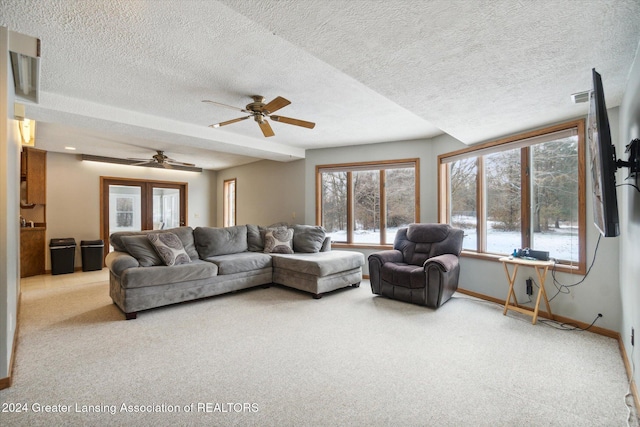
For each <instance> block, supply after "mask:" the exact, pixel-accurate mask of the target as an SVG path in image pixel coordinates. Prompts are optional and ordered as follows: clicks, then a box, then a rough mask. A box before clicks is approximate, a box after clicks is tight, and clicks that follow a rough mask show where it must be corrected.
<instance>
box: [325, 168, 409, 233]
mask: <svg viewBox="0 0 640 427" xmlns="http://www.w3.org/2000/svg"><path fill="white" fill-rule="evenodd" d="M418 182H419V167H418V159H406V160H395V161H387V162H369V163H351V164H340V165H322V166H317V167H316V184H317V194H316V206H317V207H318V209H317V223H318V224H320V225H322V226H323V227H324V228H325V229H326V230H327V234H328V235H330V236H331V241H332V242H334V243H337V244H338V245H340V244H348V245H357V246H379V245H391V244H393V240H394V239H395V235H396V231H397V230H398V228H400V227H403V226H407V225H408V224H410V223H412V222H417V218H419V217H420V212H419V191H418V190H419V187H418Z"/></svg>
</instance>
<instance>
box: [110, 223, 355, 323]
mask: <svg viewBox="0 0 640 427" xmlns="http://www.w3.org/2000/svg"><path fill="white" fill-rule="evenodd" d="M110 243H111V245H112V246H113V248H114V251H112V252H110V253H109V254H108V255H107V258H106V264H107V267H108V268H109V287H110V291H109V292H110V296H111V299H112V300H113V302H114V304H116V305H117V306H118V307H119V308H120V309H121V310H122V311H123V312H124V313H125V316H126V318H127V319H135V318H136V316H137V312H138V311H142V310H146V309H150V308H155V307H160V306H164V305H169V304H174V303H178V302H183V301H190V300H195V299H200V298H205V297H210V296H214V295H219V294H224V293H227V292H232V291H237V290H241V289H245V288H251V287H255V286H268V285H271V284H272V283H275V284H280V285H284V286H288V287H291V288H295V289H299V290H302V291H306V292H310V293H311V294H312V295H313V297H314V298H320V297H322V295H323V294H324V293H326V292H329V291H332V290H335V289H339V288H343V287H347V286H354V287H357V286H359V284H360V281H361V280H362V266H363V265H364V256H363V255H362V254H361V253H358V252H350V251H332V250H331V240H330V238H329V237H327V236H326V235H325V232H324V229H322V227H317V226H309V225H291V226H289V225H284V224H277V225H274V226H269V227H259V226H256V225H240V226H234V227H225V228H214V227H196V228H195V229H192V228H191V227H179V228H173V229H168V230H153V231H141V232H119V233H113V234H112V235H111V236H110Z"/></svg>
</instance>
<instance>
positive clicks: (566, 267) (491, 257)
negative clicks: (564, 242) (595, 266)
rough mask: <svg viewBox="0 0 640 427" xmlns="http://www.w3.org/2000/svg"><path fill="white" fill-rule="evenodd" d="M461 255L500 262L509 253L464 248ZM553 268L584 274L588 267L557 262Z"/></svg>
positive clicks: (561, 271)
mask: <svg viewBox="0 0 640 427" xmlns="http://www.w3.org/2000/svg"><path fill="white" fill-rule="evenodd" d="M460 256H461V257H464V258H474V259H481V260H485V261H494V262H500V261H499V260H500V258H503V257H505V256H508V255H496V254H481V253H478V252H472V251H465V250H463V251H462V253H461V254H460ZM552 270H555V271H557V272H560V273H569V274H581V275H584V274H585V273H586V269H585V266H584V265H580V264H578V265H571V264H556V265H555V266H554V267H553V268H552Z"/></svg>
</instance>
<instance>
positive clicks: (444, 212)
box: [437, 119, 587, 275]
mask: <svg viewBox="0 0 640 427" xmlns="http://www.w3.org/2000/svg"><path fill="white" fill-rule="evenodd" d="M571 129H575V131H576V135H577V137H578V154H577V156H578V159H577V160H578V172H577V173H578V261H577V263H576V262H569V263H558V264H556V266H555V270H556V271H562V272H569V273H577V274H583V275H584V274H585V273H586V229H587V223H586V184H587V182H586V179H587V178H586V149H585V147H586V133H585V120H584V119H578V120H573V121H570V122H566V123H561V124H558V125H554V126H549V127H546V128H542V129H537V130H533V131H529V132H525V133H521V134H517V135H512V136H509V137H506V138H502V139H499V140H496V141H490V142H486V143H483V144H478V145H474V146H470V147H467V148H463V149H461V150H457V151H453V152H449V153H445V154H441V155H439V156H438V160H437V161H438V221H439V222H441V223H451V221H450V219H451V211H450V209H451V194H450V191H449V183H450V168H449V165H450V164H451V162H452V160H451V159H452V158H453V157H458V158H459V157H461V156H466V157H476V158H480V157H481V156H484V155H486V154H487V153H488V152H495V151H507V150H512V149H517V148H519V149H520V150H521V172H520V176H521V179H522V185H521V213H522V221H521V224H522V225H521V231H520V233H521V234H520V235H521V241H522V247H529V246H530V242H531V236H530V235H529V230H530V229H531V228H530V225H531V204H530V203H531V200H530V199H531V194H530V184H531V180H530V177H531V174H530V173H529V169H528V168H529V166H530V164H529V162H530V159H531V156H530V155H529V152H530V147H531V146H533V145H536V143H535V142H533V143H531V142H530V143H527V141H535V139H540V138H545V137H548V136H550V135H551V134H554V133H558V132H562V131H567V130H571ZM541 142H544V141H541ZM473 153H478V154H477V155H476V156H474V155H473ZM484 175H485V174H484V171H483V162H482V161H479V162H478V175H477V176H478V177H479V179H476V186H477V190H476V207H477V212H478V225H477V227H478V233H477V234H478V245H477V250H476V251H472V250H468V249H464V250H463V251H462V254H461V255H462V256H464V257H469V258H477V259H484V260H491V261H497V260H498V259H499V258H501V257H503V256H505V255H507V254H501V255H497V254H495V253H487V252H483V248H486V240H485V238H486V237H485V231H484V230H482V229H481V228H482V227H484V226H485V224H484V219H485V218H486V212H485V206H484V204H485V203H484V200H485V199H486V194H485V190H486V189H485V182H484V181H485V179H484V178H483V177H484ZM540 249H543V248H540Z"/></svg>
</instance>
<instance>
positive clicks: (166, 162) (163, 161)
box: [129, 150, 195, 169]
mask: <svg viewBox="0 0 640 427" xmlns="http://www.w3.org/2000/svg"><path fill="white" fill-rule="evenodd" d="M156 153H157V154H154V155H153V156H152V157H151V158H150V159H131V158H130V159H129V160H134V161H137V163H131V165H132V166H156V165H158V166H161V167H163V168H167V169H171V168H172V167H173V166H187V167H194V166H195V165H194V164H193V163H184V162H179V161H177V160H174V159H172V158H170V157H167V156H165V154H164V151H161V150H156Z"/></svg>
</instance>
